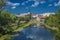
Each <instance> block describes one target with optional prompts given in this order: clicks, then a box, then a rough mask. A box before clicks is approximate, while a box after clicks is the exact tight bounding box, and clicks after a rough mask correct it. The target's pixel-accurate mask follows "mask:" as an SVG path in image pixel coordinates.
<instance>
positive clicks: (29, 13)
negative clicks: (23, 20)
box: [28, 8, 32, 20]
mask: <svg viewBox="0 0 60 40" xmlns="http://www.w3.org/2000/svg"><path fill="white" fill-rule="evenodd" d="M28 15H29V18H30V20H31V17H32V14H31V12H30V8H29V9H28Z"/></svg>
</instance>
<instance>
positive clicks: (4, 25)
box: [0, 10, 16, 34]
mask: <svg viewBox="0 0 60 40" xmlns="http://www.w3.org/2000/svg"><path fill="white" fill-rule="evenodd" d="M15 21H16V16H15V15H13V14H11V13H10V12H9V11H7V10H4V11H2V12H1V13H0V34H6V33H8V32H11V31H12V30H13V29H12V27H13V26H12V24H13V23H14V22H15Z"/></svg>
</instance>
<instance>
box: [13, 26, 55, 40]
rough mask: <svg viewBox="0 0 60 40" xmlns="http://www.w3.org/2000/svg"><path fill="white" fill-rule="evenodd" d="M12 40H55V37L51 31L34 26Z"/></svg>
mask: <svg viewBox="0 0 60 40" xmlns="http://www.w3.org/2000/svg"><path fill="white" fill-rule="evenodd" d="M12 40H55V37H54V35H53V33H52V32H51V31H49V30H47V29H45V28H43V27H41V28H38V27H37V26H34V27H31V28H25V29H24V30H23V31H21V32H20V35H19V36H16V37H14V38H13V39H12Z"/></svg>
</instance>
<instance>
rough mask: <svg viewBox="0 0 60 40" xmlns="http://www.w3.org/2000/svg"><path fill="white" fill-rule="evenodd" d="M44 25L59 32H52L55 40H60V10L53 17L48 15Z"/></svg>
mask: <svg viewBox="0 0 60 40" xmlns="http://www.w3.org/2000/svg"><path fill="white" fill-rule="evenodd" d="M45 23H46V24H47V25H49V26H50V27H56V28H58V29H59V30H58V31H57V32H56V31H54V30H53V32H54V34H55V36H56V40H60V9H59V10H58V12H57V13H56V14H55V15H50V16H49V17H47V18H46V20H45Z"/></svg>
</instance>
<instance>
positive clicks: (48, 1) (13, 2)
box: [6, 0, 60, 14]
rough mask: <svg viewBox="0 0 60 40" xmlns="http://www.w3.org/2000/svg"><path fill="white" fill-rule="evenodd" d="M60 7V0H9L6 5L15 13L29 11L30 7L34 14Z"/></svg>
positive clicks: (54, 10) (52, 10) (53, 10)
mask: <svg viewBox="0 0 60 40" xmlns="http://www.w3.org/2000/svg"><path fill="white" fill-rule="evenodd" d="M59 8H60V0H9V1H8V2H7V7H6V9H8V10H9V11H11V12H12V13H14V14H18V13H27V12H28V9H30V11H31V13H34V14H41V13H50V12H57V10H58V9H59Z"/></svg>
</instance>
